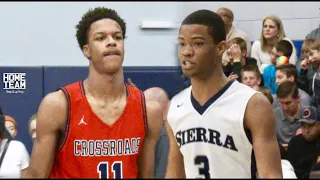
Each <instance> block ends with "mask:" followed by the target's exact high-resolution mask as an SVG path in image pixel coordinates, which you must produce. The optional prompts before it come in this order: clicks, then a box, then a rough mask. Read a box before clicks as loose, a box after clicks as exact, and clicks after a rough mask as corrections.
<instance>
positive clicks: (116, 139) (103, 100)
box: [22, 7, 163, 178]
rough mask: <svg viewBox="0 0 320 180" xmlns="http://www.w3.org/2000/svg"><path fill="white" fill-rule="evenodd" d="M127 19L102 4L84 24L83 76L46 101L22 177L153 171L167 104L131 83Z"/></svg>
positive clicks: (148, 173) (117, 175)
mask: <svg viewBox="0 0 320 180" xmlns="http://www.w3.org/2000/svg"><path fill="white" fill-rule="evenodd" d="M125 34H126V24H125V22H124V21H123V20H122V19H121V18H120V17H119V16H118V14H117V12H116V11H114V10H111V9H107V8H100V7H99V8H95V9H94V10H90V11H88V12H87V13H85V14H84V16H83V17H82V20H81V21H80V22H79V24H78V25H77V39H78V42H79V45H80V48H81V50H82V51H83V54H84V55H85V56H86V57H87V58H88V59H89V62H90V63H89V75H88V77H87V78H86V79H85V80H84V81H78V82H75V83H73V84H70V85H67V86H65V87H62V88H61V89H60V90H58V91H56V92H52V93H50V94H48V95H47V96H46V97H45V98H44V99H43V100H42V102H41V104H40V107H39V111H38V118H37V129H36V133H37V136H36V139H35V142H34V146H33V151H32V154H31V161H30V165H29V167H28V168H27V169H26V170H25V171H24V172H23V175H22V178H47V177H49V178H152V177H154V175H153V174H154V151H155V144H156V142H157V139H158V136H159V134H160V131H161V125H162V119H163V118H162V109H161V106H160V104H159V103H158V102H157V101H155V100H153V99H151V100H150V99H148V100H146V101H145V99H144V96H143V93H142V92H141V91H140V90H138V89H137V88H136V87H133V86H130V85H128V84H125V83H124V75H123V68H122V63H123V59H124V38H125Z"/></svg>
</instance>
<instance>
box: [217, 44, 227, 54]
mask: <svg viewBox="0 0 320 180" xmlns="http://www.w3.org/2000/svg"><path fill="white" fill-rule="evenodd" d="M226 46H227V45H226V41H221V42H219V43H218V44H217V47H216V48H217V53H218V55H219V56H222V54H223V53H224V51H225V50H226Z"/></svg>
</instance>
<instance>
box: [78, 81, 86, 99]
mask: <svg viewBox="0 0 320 180" xmlns="http://www.w3.org/2000/svg"><path fill="white" fill-rule="evenodd" d="M83 83H84V81H83V80H81V81H79V85H80V91H81V95H82V97H86V93H85V91H84V85H83Z"/></svg>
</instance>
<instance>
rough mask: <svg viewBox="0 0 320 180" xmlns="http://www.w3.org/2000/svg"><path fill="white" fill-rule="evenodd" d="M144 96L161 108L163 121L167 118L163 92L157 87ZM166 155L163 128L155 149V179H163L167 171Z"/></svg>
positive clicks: (146, 92) (165, 96)
mask: <svg viewBox="0 0 320 180" xmlns="http://www.w3.org/2000/svg"><path fill="white" fill-rule="evenodd" d="M144 94H145V96H146V99H147V98H153V99H156V100H157V101H158V102H159V103H160V105H161V107H162V112H163V118H164V121H165V120H166V118H167V114H168V108H169V106H168V104H169V97H168V94H167V93H166V91H165V90H163V89H162V88H159V87H152V88H149V89H147V90H145V91H144ZM168 154H169V139H168V135H167V131H166V129H165V127H164V126H163V127H162V129H161V133H160V137H159V139H158V141H157V144H156V148H155V166H154V171H155V172H154V177H155V178H156V179H162V178H164V175H165V173H166V169H167V163H168Z"/></svg>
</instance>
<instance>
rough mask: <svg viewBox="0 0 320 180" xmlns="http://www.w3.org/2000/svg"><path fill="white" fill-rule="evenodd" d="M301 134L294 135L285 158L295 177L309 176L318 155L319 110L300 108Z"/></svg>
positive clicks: (319, 142)
mask: <svg viewBox="0 0 320 180" xmlns="http://www.w3.org/2000/svg"><path fill="white" fill-rule="evenodd" d="M299 122H300V126H301V129H302V134H300V135H297V136H294V137H293V138H292V139H291V140H290V142H289V145H288V151H287V158H288V160H289V161H290V162H291V164H292V166H293V167H294V170H295V173H296V175H297V177H298V178H299V179H300V178H303V179H304V178H307V179H308V178H309V176H310V172H311V168H312V166H313V165H314V164H315V163H316V162H317V158H318V156H319V155H320V111H319V109H317V108H315V107H313V106H310V107H306V108H303V109H302V117H301V119H300V120H299Z"/></svg>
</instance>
